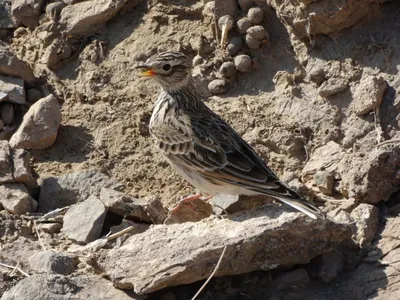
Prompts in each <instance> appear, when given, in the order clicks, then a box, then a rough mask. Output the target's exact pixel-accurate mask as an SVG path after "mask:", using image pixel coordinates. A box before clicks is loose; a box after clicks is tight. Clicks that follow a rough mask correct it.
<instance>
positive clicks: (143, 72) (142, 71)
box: [135, 64, 156, 77]
mask: <svg viewBox="0 0 400 300" xmlns="http://www.w3.org/2000/svg"><path fill="white" fill-rule="evenodd" d="M135 69H138V70H139V73H138V75H139V76H141V77H151V76H154V75H156V72H154V71H153V70H152V69H151V68H150V66H148V65H146V64H138V65H136V66H135Z"/></svg>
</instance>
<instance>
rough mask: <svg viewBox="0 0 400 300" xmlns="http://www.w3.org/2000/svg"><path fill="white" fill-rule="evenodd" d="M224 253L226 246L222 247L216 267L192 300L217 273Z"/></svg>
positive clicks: (194, 297) (193, 299)
mask: <svg viewBox="0 0 400 300" xmlns="http://www.w3.org/2000/svg"><path fill="white" fill-rule="evenodd" d="M225 251H226V246H225V247H224V249H223V250H222V253H221V256H220V257H219V260H218V262H217V265H216V266H215V268H214V271H213V272H212V273H211V275H210V276H209V277H208V279H207V280H206V282H204V284H203V285H202V286H201V288H200V289H199V290H198V292H197V293H196V295H194V296H193V298H192V300H195V299H196V298H197V297H198V296H199V295H200V293H201V292H202V291H203V290H204V288H205V287H206V285H207V284H208V282H209V281H210V280H211V278H213V276H214V274H215V273H216V272H217V271H218V269H219V266H220V265H221V262H222V258H223V257H224V255H225Z"/></svg>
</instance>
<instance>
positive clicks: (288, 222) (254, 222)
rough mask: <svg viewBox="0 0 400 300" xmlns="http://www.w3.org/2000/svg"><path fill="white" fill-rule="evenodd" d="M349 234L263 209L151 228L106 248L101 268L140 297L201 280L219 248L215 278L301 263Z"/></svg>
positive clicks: (337, 227)
mask: <svg viewBox="0 0 400 300" xmlns="http://www.w3.org/2000/svg"><path fill="white" fill-rule="evenodd" d="M294 229H295V230H294ZM350 235H351V231H350V228H349V227H348V226H347V225H344V224H336V223H333V222H331V221H329V220H328V219H323V220H312V219H310V218H307V217H306V216H304V215H302V214H300V213H297V212H294V213H288V212H287V208H286V207H285V210H283V208H282V207H280V206H277V205H265V206H263V207H260V208H258V209H257V210H252V211H249V212H246V213H243V214H237V215H231V216H230V217H229V218H226V219H216V218H207V219H204V220H202V221H200V222H196V223H192V222H188V223H183V224H173V225H157V226H153V227H151V228H150V229H148V230H147V231H145V232H144V233H141V234H138V235H135V236H133V237H130V238H128V239H127V240H126V242H125V243H124V244H123V245H122V246H121V247H119V248H118V249H113V250H111V251H110V252H109V253H108V256H107V257H106V259H105V261H104V266H103V267H104V268H105V271H106V273H107V275H108V276H109V277H110V278H111V280H112V281H113V282H114V284H115V285H116V286H117V287H119V288H123V289H134V290H135V292H136V293H138V294H143V293H150V292H153V291H156V290H159V289H162V288H165V287H168V286H175V285H180V284H187V283H191V282H195V281H198V280H202V279H204V278H207V277H208V276H209V275H210V274H211V272H212V271H213V269H214V267H215V264H216V262H217V261H218V259H219V257H220V256H221V252H222V250H223V248H224V246H226V247H227V248H226V253H225V255H224V258H223V259H222V263H221V265H220V268H219V269H218V271H217V273H216V276H217V277H219V276H226V275H233V274H241V273H246V272H251V271H254V270H269V269H273V268H276V267H278V266H281V267H282V266H289V265H294V264H302V263H307V262H308V261H309V260H310V259H311V258H313V257H315V256H317V255H319V254H321V253H324V252H326V251H328V250H329V249H332V248H333V247H336V246H337V245H338V244H339V243H340V242H341V241H342V240H344V239H346V238H349V237H350ZM154 241H157V242H154Z"/></svg>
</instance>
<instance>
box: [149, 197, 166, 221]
mask: <svg viewBox="0 0 400 300" xmlns="http://www.w3.org/2000/svg"><path fill="white" fill-rule="evenodd" d="M145 201H146V203H147V204H146V207H145V211H146V213H147V214H148V215H149V216H150V218H151V221H152V223H154V224H163V222H164V220H165V219H166V218H167V216H168V212H167V210H166V209H165V207H164V206H163V204H162V202H161V200H160V199H159V198H157V197H154V196H150V197H146V198H145Z"/></svg>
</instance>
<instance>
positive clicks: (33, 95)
mask: <svg viewBox="0 0 400 300" xmlns="http://www.w3.org/2000/svg"><path fill="white" fill-rule="evenodd" d="M42 96H43V95H42V92H41V91H39V90H38V89H34V88H32V89H29V90H27V91H26V100H27V101H28V102H29V103H35V102H36V101H38V100H39V99H41V98H42Z"/></svg>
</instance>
